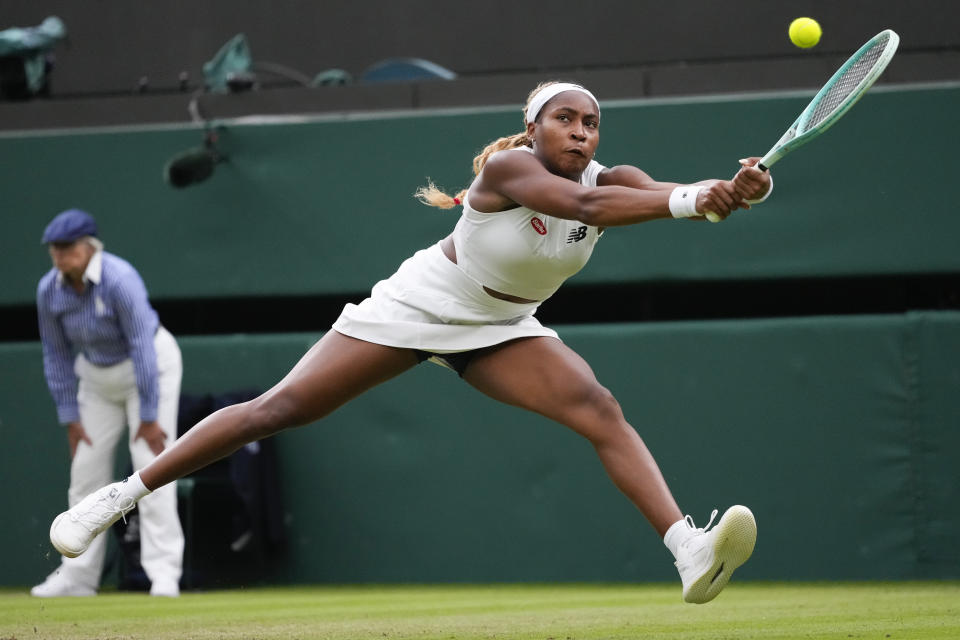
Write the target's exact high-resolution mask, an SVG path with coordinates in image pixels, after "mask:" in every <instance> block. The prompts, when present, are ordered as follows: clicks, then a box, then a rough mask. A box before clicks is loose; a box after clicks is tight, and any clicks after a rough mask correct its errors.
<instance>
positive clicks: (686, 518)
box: [683, 509, 719, 533]
mask: <svg viewBox="0 0 960 640" xmlns="http://www.w3.org/2000/svg"><path fill="white" fill-rule="evenodd" d="M717 513H719V512H718V511H717V510H716V509H714V510H713V513H711V514H710V521H709V522H708V523H707V526H705V527H704V528H703V529H698V528H697V525H695V524H693V518H692V517H691V516H689V515H688V516H684V517H683V519H684V520H686V521H687V526H688V527H690V528H691V529H693V530H694V531H695V532H697V533H706V532H707V529H709V528H710V525H712V524H713V519H714V518H716V517H717Z"/></svg>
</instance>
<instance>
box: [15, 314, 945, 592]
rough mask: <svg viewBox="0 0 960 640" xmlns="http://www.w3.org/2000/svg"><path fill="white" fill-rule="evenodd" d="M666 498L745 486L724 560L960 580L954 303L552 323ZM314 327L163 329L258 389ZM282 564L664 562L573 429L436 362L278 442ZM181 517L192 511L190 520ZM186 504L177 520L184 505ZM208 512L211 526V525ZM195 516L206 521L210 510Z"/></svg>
mask: <svg viewBox="0 0 960 640" xmlns="http://www.w3.org/2000/svg"><path fill="white" fill-rule="evenodd" d="M561 335H562V337H563V339H564V340H565V341H566V342H567V343H568V344H569V345H570V346H571V347H573V348H574V349H576V350H577V351H578V352H580V353H581V354H583V355H584V356H585V357H586V359H587V360H588V361H589V362H590V363H591V365H592V366H593V368H594V370H595V372H596V373H597V375H598V377H599V379H600V381H601V382H602V383H604V384H605V385H607V386H608V387H609V388H610V389H611V390H612V391H613V392H614V394H615V395H616V396H617V398H618V399H619V400H620V402H621V404H622V406H623V409H624V412H625V414H626V415H627V417H628V419H629V420H630V421H631V423H632V424H633V425H634V427H635V428H636V429H637V430H638V431H639V433H640V434H641V435H642V436H643V437H644V439H645V441H646V442H647V444H648V446H649V447H650V448H651V450H652V451H653V453H654V455H655V456H656V458H657V460H658V461H659V463H660V465H661V468H662V470H663V472H664V475H665V476H666V477H667V479H668V481H669V482H670V484H671V487H672V489H673V491H674V494H675V496H676V498H677V500H678V502H679V503H680V505H681V507H682V508H683V509H684V511H685V512H688V513H690V514H692V515H693V516H694V518H695V519H696V521H697V523H698V524H700V525H701V526H702V525H703V524H705V523H706V520H707V518H708V516H709V511H710V509H712V508H713V507H718V508H721V509H722V508H724V507H726V506H729V505H730V504H732V503H743V504H747V505H749V506H750V507H751V508H753V509H754V511H755V512H756V514H757V518H758V523H759V531H760V534H759V535H760V537H759V542H758V546H757V549H756V553H755V557H754V558H753V560H752V561H751V562H750V563H749V564H748V565H746V566H745V567H744V568H743V570H742V571H741V572H740V573H741V574H742V577H743V579H764V580H768V579H777V580H779V579H831V580H833V579H922V578H941V577H949V578H957V577H960V562H958V557H957V553H956V550H955V549H953V547H952V545H951V541H952V539H953V535H952V532H954V531H956V530H957V528H958V527H960V518H958V515H957V512H956V509H955V508H954V505H955V504H956V503H957V499H958V497H960V496H958V486H957V483H956V469H957V468H958V465H960V458H958V451H960V447H958V446H957V445H958V444H960V443H958V439H957V438H958V436H957V433H956V425H957V419H958V417H960V416H958V409H957V403H956V394H957V390H958V387H960V364H958V363H960V358H958V357H957V354H958V353H960V313H955V312H949V313H948V312H944V313H911V314H906V315H889V316H850V317H840V318H831V317H816V318H803V319H777V320H752V321H742V322H741V321H722V322H685V323H662V324H620V325H603V326H597V325H589V326H566V327H561ZM317 337H318V336H317V335H313V334H309V335H308V334H294V335H282V336H280V335H274V336H241V335H238V336H224V337H202V338H201V337H193V338H183V339H181V345H182V348H183V352H184V365H185V376H184V390H185V391H186V392H191V393H199V392H220V391H228V390H231V389H238V388H247V387H250V386H256V387H260V388H267V387H268V386H269V385H271V384H272V383H274V382H275V381H276V380H278V379H279V378H280V377H281V376H282V375H283V374H285V373H286V372H287V371H288V370H289V368H290V367H291V366H292V365H293V364H294V363H295V362H296V361H297V359H298V358H299V357H300V356H301V355H302V354H303V353H304V352H305V351H306V350H307V349H308V348H309V346H310V345H311V344H312V343H313V342H314V341H315V339H316V338H317ZM0 371H2V372H3V374H4V384H3V385H0V412H2V413H0V428H2V435H3V436H4V437H5V441H6V442H8V443H10V446H8V447H4V448H3V449H0V469H2V474H3V476H2V477H3V486H4V488H5V491H4V492H3V493H2V494H0V508H2V510H3V512H4V513H10V514H18V517H16V518H11V519H9V523H8V526H7V527H6V528H4V530H3V532H2V533H0V540H2V542H3V544H4V546H5V548H7V549H8V554H7V563H6V564H5V570H4V572H3V573H2V574H0V582H2V583H3V584H11V585H26V584H28V583H30V582H31V581H34V580H39V579H40V578H41V577H42V576H43V575H44V572H45V571H48V570H49V569H50V568H51V567H52V566H53V565H54V564H55V558H54V557H53V555H52V552H51V550H50V548H49V546H48V544H47V543H46V534H47V527H48V525H49V520H50V518H51V517H52V516H53V515H55V514H56V513H57V512H58V511H59V510H60V509H61V508H62V504H63V502H64V500H65V490H64V488H65V486H66V481H67V473H66V443H65V441H63V439H62V432H61V431H59V428H58V427H57V426H56V425H55V424H54V419H55V418H54V412H53V409H52V406H51V403H50V400H49V398H48V397H47V393H46V389H45V387H44V383H43V379H42V372H41V365H40V353H39V346H38V345H36V344H33V343H28V344H8V345H2V346H0ZM277 444H278V451H279V457H280V461H281V469H282V482H283V486H284V502H285V505H286V509H287V511H288V514H289V515H288V522H287V526H288V527H289V534H290V535H289V539H290V549H289V553H288V554H287V555H286V557H285V558H284V559H283V560H281V561H278V562H277V563H276V564H275V565H274V566H272V567H271V568H270V572H269V575H265V578H267V579H269V580H274V581H283V582H287V581H290V582H331V583H337V582H354V581H376V582H405V581H413V582H424V581H469V582H475V581H490V580H493V581H554V580H557V581H576V580H587V581H593V580H597V581H621V580H622V581H647V580H674V579H675V575H674V569H673V566H672V564H671V562H670V559H669V557H668V552H667V551H666V550H665V548H664V547H663V546H662V544H661V542H660V540H659V539H658V538H657V536H656V535H655V534H654V532H653V530H652V529H651V528H650V527H649V526H648V525H647V524H646V522H645V521H644V520H643V518H642V517H641V516H640V514H639V513H638V512H637V511H636V510H635V509H634V508H633V507H632V505H630V504H629V503H628V501H627V500H626V499H625V498H623V497H622V496H621V495H620V494H619V493H618V492H617V490H616V489H615V488H614V487H613V485H612V483H610V482H609V480H608V479H607V477H606V476H605V474H604V471H603V469H602V467H601V465H600V464H599V462H598V461H597V459H596V456H595V454H594V452H593V450H592V448H591V447H590V446H589V445H588V443H587V442H586V441H584V440H582V439H581V438H579V437H578V436H576V435H574V434H573V433H571V432H569V431H567V430H566V429H564V428H562V427H559V426H557V425H555V424H553V423H550V422H548V421H547V420H545V419H542V418H540V417H538V416H535V415H532V414H526V413H523V412H521V411H519V410H517V409H514V408H511V407H506V406H502V405H499V404H497V403H495V402H493V401H491V400H489V399H487V398H485V397H483V396H481V395H480V394H479V393H477V392H475V391H474V390H472V389H471V388H469V387H468V386H467V385H466V384H465V383H463V382H462V381H461V380H460V379H459V378H457V376H456V375H454V374H452V373H451V372H449V371H447V370H445V369H442V368H440V367H437V366H434V365H421V366H420V367H418V368H417V369H415V370H413V371H411V372H408V373H407V374H405V375H403V376H401V377H399V378H397V379H395V380H392V381H390V382H388V383H386V384H385V385H383V386H381V387H378V388H377V389H375V390H373V391H371V392H370V393H369V394H367V395H366V396H364V397H363V398H361V399H359V400H357V401H355V402H353V403H351V404H349V405H347V406H346V407H343V408H341V409H340V410H338V411H337V412H335V413H334V414H333V415H331V416H330V417H328V418H327V419H326V420H325V421H323V422H322V423H321V424H319V425H311V426H308V427H305V428H301V429H298V430H294V431H290V432H287V433H283V434H281V435H279V436H278V440H277ZM201 516H202V514H198V518H200V517H201ZM198 521H199V520H198ZM221 525H222V523H221ZM208 526H217V524H216V523H209V524H208Z"/></svg>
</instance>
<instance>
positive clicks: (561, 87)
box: [527, 82, 600, 122]
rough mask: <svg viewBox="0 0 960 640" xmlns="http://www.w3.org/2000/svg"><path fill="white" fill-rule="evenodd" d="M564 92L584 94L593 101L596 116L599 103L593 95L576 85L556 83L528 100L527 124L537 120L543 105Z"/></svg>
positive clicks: (598, 110)
mask: <svg viewBox="0 0 960 640" xmlns="http://www.w3.org/2000/svg"><path fill="white" fill-rule="evenodd" d="M564 91H579V92H580V93H583V94H586V95H587V96H589V97H590V99H591V100H593V104H595V105H597V114H598V115H599V113H600V103H599V102H597V99H596V98H594V97H593V94H592V93H590V92H589V91H587V90H586V89H584V88H583V87H581V86H580V85H578V84H571V83H569V82H558V83H556V84H549V85H547V86H545V87H544V88H543V89H540V91H538V92H537V94H536V95H535V96H533V99H532V100H530V106H528V107H527V122H533V121H535V120H536V119H537V116H538V115H540V110H541V109H543V105H545V104H547V102H548V101H549V100H550V99H551V98H553V97H554V96H555V95H557V94H558V93H563V92H564Z"/></svg>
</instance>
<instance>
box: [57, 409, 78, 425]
mask: <svg viewBox="0 0 960 640" xmlns="http://www.w3.org/2000/svg"><path fill="white" fill-rule="evenodd" d="M57 420H59V421H60V424H62V425H68V424H70V423H71V422H80V410H79V409H78V408H77V406H76V405H73V406H69V407H57Z"/></svg>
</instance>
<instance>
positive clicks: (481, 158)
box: [413, 81, 556, 209]
mask: <svg viewBox="0 0 960 640" xmlns="http://www.w3.org/2000/svg"><path fill="white" fill-rule="evenodd" d="M551 84H556V81H550V82H542V83H540V84H539V85H537V87H536V88H535V89H534V90H533V91H531V92H530V95H529V96H528V97H527V102H526V104H525V105H524V107H523V114H524V116H523V121H524V122H526V121H527V116H526V114H527V108H528V107H529V106H530V100H531V99H532V98H533V96H535V95H536V94H537V93H538V92H539V91H540V90H541V89H543V88H544V87H546V86H549V85H551ZM532 146H533V143H532V142H531V141H530V138H528V137H527V132H526V130H524V131H521V132H520V133H515V134H513V135H512V136H506V137H504V138H499V139H497V140H494V141H493V142H491V143H490V144H488V145H487V146H486V147H484V148H483V151H481V152H480V154H479V155H478V156H477V157H476V158H474V159H473V175H475V176H478V175H480V171H482V170H483V165H485V164H486V163H487V160H488V159H489V158H490V156H491V155H493V154H494V153H496V152H497V151H503V150H504V149H517V148H519V147H532ZM466 195H467V190H466V189H461V190H460V192H459V193H458V194H457V195H456V196H450V195H448V194H447V193H445V192H444V191H443V190H442V189H440V188H439V187H437V185H435V184H434V183H433V181H432V180H430V179H429V178H428V179H427V186H425V187H420V188H419V189H417V190H416V192H415V193H414V194H413V197H415V198H416V199H417V200H419V201H420V202H422V203H423V204H427V205H430V206H431V207H438V208H440V209H452V208H453V207H455V206H457V205H460V204H463V199H464V198H465V197H466Z"/></svg>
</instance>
